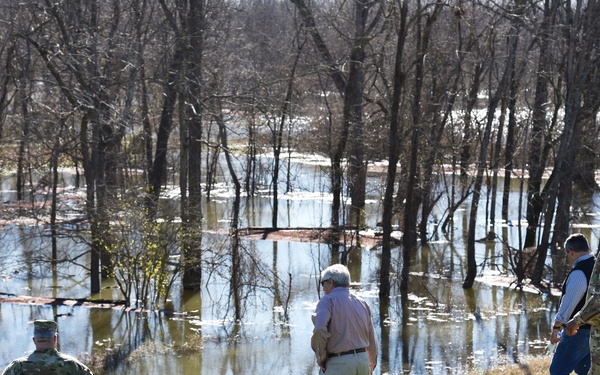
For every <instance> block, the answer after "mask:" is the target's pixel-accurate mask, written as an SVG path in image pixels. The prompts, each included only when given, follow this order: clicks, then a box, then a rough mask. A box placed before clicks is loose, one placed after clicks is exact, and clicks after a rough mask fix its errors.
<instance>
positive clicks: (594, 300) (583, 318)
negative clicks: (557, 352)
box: [567, 259, 600, 375]
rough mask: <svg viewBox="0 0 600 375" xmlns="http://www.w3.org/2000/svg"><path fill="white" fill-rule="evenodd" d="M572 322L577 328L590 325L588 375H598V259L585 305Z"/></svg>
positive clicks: (599, 302)
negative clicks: (590, 359) (589, 365)
mask: <svg viewBox="0 0 600 375" xmlns="http://www.w3.org/2000/svg"><path fill="white" fill-rule="evenodd" d="M573 321H574V322H575V323H577V325H578V326H582V325H584V324H586V323H587V324H591V325H592V330H591V333H590V354H591V357H592V367H591V369H590V372H589V374H588V375H600V259H598V260H596V264H595V265H594V270H593V271H592V276H591V277H590V284H589V286H588V290H587V300H586V303H585V305H584V306H583V307H582V308H581V310H580V311H579V312H578V313H577V314H575V315H574V316H573V319H571V321H570V322H573ZM567 324H568V323H567Z"/></svg>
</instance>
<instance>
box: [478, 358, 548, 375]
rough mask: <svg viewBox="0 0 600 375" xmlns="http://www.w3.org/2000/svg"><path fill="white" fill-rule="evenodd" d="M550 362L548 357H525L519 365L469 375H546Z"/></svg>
mask: <svg viewBox="0 0 600 375" xmlns="http://www.w3.org/2000/svg"><path fill="white" fill-rule="evenodd" d="M551 360H552V357H551V356H549V355H546V356H535V357H525V358H522V360H521V363H516V364H510V365H503V366H500V367H498V368H495V369H492V370H486V371H472V372H471V373H470V374H469V375H496V374H503V375H547V374H548V368H549V367H550V361H551Z"/></svg>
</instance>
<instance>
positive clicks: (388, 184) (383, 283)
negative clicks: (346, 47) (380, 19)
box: [379, 0, 408, 306]
mask: <svg viewBox="0 0 600 375" xmlns="http://www.w3.org/2000/svg"><path fill="white" fill-rule="evenodd" d="M407 14H408V1H407V0H404V1H402V5H401V8H400V26H399V30H398V40H397V42H396V57H395V59H396V60H395V62H394V89H393V92H392V103H391V104H392V105H391V107H392V108H391V111H390V132H389V138H388V140H389V145H388V148H389V151H388V153H389V156H388V161H389V163H388V168H387V177H386V180H385V193H384V194H385V195H384V198H383V218H382V227H383V243H382V250H381V271H380V281H379V298H380V299H381V300H382V301H383V302H382V303H385V305H386V306H387V304H388V303H389V301H388V298H389V297H390V289H391V282H390V269H391V263H392V250H391V249H392V236H391V233H392V217H393V214H394V190H395V186H394V184H395V182H396V168H397V165H398V160H399V158H400V155H399V151H400V140H399V131H398V130H399V112H400V97H401V95H402V90H403V89H404V82H405V79H406V74H405V73H404V71H403V70H402V60H403V56H404V45H405V41H406V18H407Z"/></svg>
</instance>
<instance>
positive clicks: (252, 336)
mask: <svg viewBox="0 0 600 375" xmlns="http://www.w3.org/2000/svg"><path fill="white" fill-rule="evenodd" d="M305 172H306V174H305V178H304V180H302V181H301V182H302V186H308V185H309V181H313V182H311V183H314V179H313V176H314V174H311V173H312V172H311V170H310V169H309V168H307V170H306V171H305ZM317 184H319V183H317ZM371 184H372V186H375V187H376V186H381V185H380V184H378V182H377V181H371ZM323 185H325V184H323ZM517 195H518V192H511V201H513V202H517V201H518V199H517ZM245 202H246V207H244V208H243V210H242V212H243V213H244V219H243V220H244V224H243V225H242V226H269V225H270V222H271V202H270V200H269V198H268V197H255V198H252V199H250V200H247V201H245ZM230 203H231V197H228V196H227V195H225V194H224V195H220V196H219V195H218V194H217V192H214V193H213V195H212V200H211V201H210V203H207V204H206V206H205V208H204V214H205V218H206V223H207V227H208V228H209V229H226V228H227V225H228V219H229V217H230V213H229V211H228V209H229V208H230V207H231V204H230ZM597 203H598V197H597V196H594V197H593V199H592V200H590V201H589V202H587V203H586V204H585V205H584V206H580V207H583V208H582V209H586V210H588V211H587V212H585V213H584V214H585V215H587V216H586V219H585V222H583V223H582V224H581V226H580V227H579V228H575V230H577V231H582V232H584V233H585V234H586V235H587V236H588V238H589V239H590V241H591V245H592V247H593V248H597V246H598V224H599V223H598V221H597V216H594V215H593V213H596V214H597ZM441 205H443V202H441V203H440V206H441ZM481 206H485V205H481ZM467 207H469V201H467V202H465V205H464V206H463V208H467ZM280 211H281V212H280V218H279V226H280V227H327V226H328V223H329V215H330V199H329V197H328V196H327V195H326V194H322V193H320V192H319V191H318V190H317V189H315V188H314V186H313V187H311V188H310V189H307V191H306V194H293V195H292V194H288V195H285V196H283V197H281V203H280ZM509 212H511V213H512V214H514V217H512V219H513V220H510V221H507V222H496V223H495V232H496V233H497V234H498V235H499V236H500V237H502V238H503V239H504V240H505V241H506V242H507V243H508V245H510V246H513V247H517V246H518V243H519V236H524V230H523V228H522V227H519V225H518V223H519V216H520V215H519V211H518V208H517V207H512V208H511V211H509ZM590 213H592V214H590ZM380 214H381V207H380V204H379V200H378V199H374V200H373V201H372V202H371V203H369V204H368V205H367V207H366V220H367V224H368V225H370V226H372V227H375V223H376V222H377V220H379V216H380ZM444 214H445V211H444V210H443V208H440V209H439V212H436V213H434V214H433V221H432V223H431V225H430V227H431V231H432V233H434V235H433V237H432V239H431V242H430V243H428V244H427V245H426V246H425V245H424V246H421V247H420V248H419V250H418V253H417V254H416V256H415V257H414V263H413V264H412V266H411V272H412V274H411V280H410V287H409V292H408V293H407V294H406V295H394V296H392V298H390V300H389V301H380V300H379V298H378V289H377V288H378V286H377V272H378V268H379V265H380V257H379V256H380V249H379V248H377V247H374V248H366V247H364V248H362V249H360V250H354V251H353V252H352V253H351V257H350V263H349V269H350V271H351V275H352V279H353V281H354V283H353V285H352V288H353V289H354V290H355V291H356V292H357V293H358V294H359V295H361V296H362V297H363V298H364V299H365V300H366V301H367V302H368V303H369V304H370V306H371V309H372V311H373V315H374V319H375V322H374V323H375V327H376V330H377V334H378V338H379V341H380V357H379V361H378V362H379V364H378V367H377V368H376V370H375V374H464V373H466V372H467V371H468V370H470V369H482V370H483V369H489V368H493V367H495V366H497V365H498V364H502V363H506V362H509V363H510V362H514V361H517V360H518V359H519V358H521V357H523V356H527V355H538V354H544V353H547V349H546V347H547V345H548V343H549V341H548V339H549V336H550V330H551V328H550V327H551V324H552V323H553V318H554V315H555V313H556V310H557V308H558V298H557V297H555V296H551V295H547V294H542V293H538V292H537V291H535V290H524V291H519V290H515V289H514V288H512V287H510V285H509V284H508V283H506V282H504V283H501V282H499V281H502V282H503V281H504V280H505V278H503V277H501V276H503V275H505V274H506V271H507V268H508V265H507V264H508V261H507V259H506V255H505V253H504V244H503V243H502V242H501V241H491V242H481V243H478V244H477V249H476V250H477V263H478V264H479V265H480V266H479V271H480V273H481V274H480V277H478V279H477V280H478V281H477V282H476V283H475V285H474V287H473V288H472V289H463V288H462V281H463V278H464V269H465V263H466V257H465V247H466V245H465V238H464V237H463V232H464V228H466V220H467V219H466V217H465V216H466V215H465V211H464V210H462V211H458V212H457V213H456V214H455V217H454V224H453V225H454V227H455V228H454V229H453V230H451V237H448V235H442V234H441V233H439V231H436V229H435V228H436V224H437V223H438V222H439V221H441V220H443V215H444ZM481 215H482V218H481V222H484V219H483V217H485V216H484V215H485V211H482V213H481ZM521 216H522V215H521ZM513 224H516V225H513ZM45 229H47V228H44V227H43V226H36V225H26V224H24V225H6V226H4V227H3V228H2V229H1V236H2V237H1V238H2V245H3V246H2V248H3V249H2V258H1V259H0V275H1V277H2V278H1V282H0V292H1V293H3V295H2V297H6V296H7V295H10V294H14V295H28V296H36V297H49V298H69V299H72V302H70V303H69V302H67V303H65V304H62V305H58V306H57V305H50V304H47V305H39V304H28V303H21V304H14V303H2V304H0V314H1V315H0V345H1V347H2V348H3V350H2V352H1V353H0V366H2V367H5V366H6V365H7V364H8V363H9V362H10V361H11V360H12V359H14V358H16V357H18V356H22V355H24V354H27V353H28V352H30V351H31V350H33V348H34V346H33V343H32V340H31V335H32V326H31V324H30V322H31V321H33V320H34V319H54V320H56V321H57V322H58V326H59V345H60V347H59V349H60V350H61V351H63V352H66V353H69V354H72V355H74V356H76V357H78V358H80V359H83V360H84V361H86V362H87V363H90V364H91V367H92V368H93V369H94V372H95V373H96V374H123V375H133V374H149V375H154V374H156V375H158V374H165V373H177V374H183V375H192V374H194V375H197V374H222V375H226V374H236V375H245V374H248V375H249V374H257V373H265V372H271V371H272V370H273V369H277V370H278V372H280V373H286V374H317V372H318V368H317V366H316V363H315V360H314V355H313V353H312V351H311V349H310V337H311V333H312V322H311V318H310V317H311V314H312V313H313V311H314V308H315V306H316V303H317V301H318V299H319V297H320V293H321V291H320V288H319V284H318V281H319V280H318V279H319V273H320V270H322V269H324V268H325V267H327V266H328V265H329V264H330V263H331V262H332V256H331V253H330V249H329V247H328V246H327V245H326V244H319V243H306V242H289V241H270V240H249V239H244V240H242V245H243V248H244V251H245V253H244V254H246V255H248V256H252V257H253V258H255V259H258V260H260V265H261V267H264V269H265V270H268V271H269V272H274V274H275V275H278V276H277V277H275V278H272V279H270V280H262V281H261V280H260V276H257V280H259V281H257V283H256V285H254V286H252V287H248V289H247V290H245V292H244V295H243V318H242V321H241V322H236V321H234V319H233V318H232V316H233V314H232V306H231V300H230V295H231V290H230V286H229V285H230V284H229V275H228V274H227V273H226V272H223V271H222V270H221V269H220V268H219V267H220V263H222V262H224V261H226V260H224V258H220V257H219V255H218V252H209V253H207V255H206V256H205V258H204V259H203V260H204V261H205V262H206V264H208V265H210V266H207V268H206V269H205V270H203V284H204V287H203V288H202V289H201V290H200V291H199V292H196V293H192V292H184V291H182V290H180V285H178V284H177V285H175V290H174V291H173V293H172V296H173V297H172V299H171V300H170V301H169V304H168V306H165V309H162V310H160V311H151V312H148V311H131V310H125V309H123V308H120V307H116V308H98V307H89V306H86V305H84V304H82V303H79V302H78V301H77V300H76V299H82V298H89V297H92V298H101V299H120V298H122V297H121V296H119V293H118V292H117V289H115V288H114V285H113V284H111V283H110V282H106V283H105V284H104V285H103V286H104V288H103V290H102V292H101V293H100V294H99V295H94V296H90V295H89V280H88V274H87V272H86V270H85V268H84V267H82V265H84V266H87V265H89V257H82V258H78V259H77V260H76V261H75V262H61V263H59V264H58V266H57V267H56V269H55V270H54V271H53V269H52V267H51V265H50V263H49V262H48V259H49V257H50V251H51V250H50V238H49V236H48V233H47V232H45V231H44V230H45ZM72 229H77V228H72ZM478 231H479V233H478V234H479V235H478V238H483V237H485V235H486V228H484V227H481V228H479V229H478ZM223 237H224V236H223V235H218V234H216V235H207V236H206V238H205V239H204V241H205V244H204V245H205V246H207V248H211V247H214V248H216V247H218V246H219V244H220V243H221V242H222V241H223V239H224V238H223ZM58 248H59V249H60V250H61V254H60V255H59V257H62V259H66V258H72V257H73V256H75V255H79V254H81V253H82V252H83V251H84V250H85V249H87V247H86V245H84V244H82V243H81V242H80V241H76V240H74V239H73V238H69V237H63V238H60V239H59V246H58ZM393 257H394V259H395V265H396V269H395V271H399V269H400V268H399V267H400V264H401V259H400V251H399V249H398V248H395V249H394V254H393ZM482 265H485V266H484V267H482ZM254 271H260V269H255V270H254ZM264 274H268V273H267V272H265V273H264ZM500 284H502V285H500Z"/></svg>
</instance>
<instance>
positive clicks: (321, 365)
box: [317, 358, 327, 374]
mask: <svg viewBox="0 0 600 375" xmlns="http://www.w3.org/2000/svg"><path fill="white" fill-rule="evenodd" d="M317 364H318V365H319V368H320V369H321V371H323V374H324V373H325V370H327V358H325V359H323V360H320V361H317Z"/></svg>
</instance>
